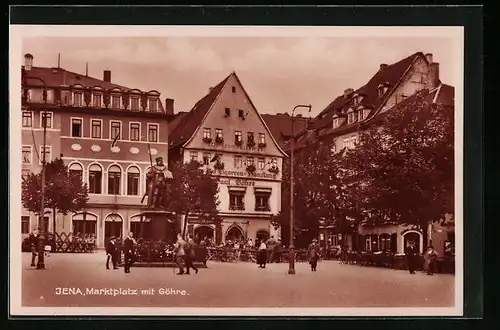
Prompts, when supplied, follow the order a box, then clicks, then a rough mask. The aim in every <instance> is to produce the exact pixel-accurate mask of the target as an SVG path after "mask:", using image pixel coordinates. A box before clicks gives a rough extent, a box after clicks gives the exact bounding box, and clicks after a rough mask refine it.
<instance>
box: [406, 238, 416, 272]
mask: <svg viewBox="0 0 500 330" xmlns="http://www.w3.org/2000/svg"><path fill="white" fill-rule="evenodd" d="M416 254H417V249H416V248H415V242H410V245H409V246H408V247H407V248H406V258H407V259H408V271H409V272H410V274H415V255H416Z"/></svg>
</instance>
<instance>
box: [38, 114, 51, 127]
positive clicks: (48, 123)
mask: <svg viewBox="0 0 500 330" xmlns="http://www.w3.org/2000/svg"><path fill="white" fill-rule="evenodd" d="M44 114H45V115H44ZM44 119H45V120H44ZM44 121H45V127H47V128H52V112H41V113H40V127H41V128H43V127H44Z"/></svg>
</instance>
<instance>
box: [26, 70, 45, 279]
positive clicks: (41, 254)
mask: <svg viewBox="0 0 500 330" xmlns="http://www.w3.org/2000/svg"><path fill="white" fill-rule="evenodd" d="M26 79H36V80H39V81H40V82H42V84H43V91H42V96H43V102H44V104H47V84H46V83H45V81H44V80H43V79H41V78H38V77H26ZM27 93H28V90H27V89H25V90H24V97H23V99H24V101H25V102H27V101H28V100H27ZM42 125H43V144H42V151H43V152H42V179H41V191H40V217H39V219H38V227H40V237H39V241H38V262H37V264H36V268H37V269H45V242H44V241H45V228H44V227H45V226H43V220H44V215H45V165H46V159H45V155H46V150H45V144H46V143H47V106H44V108H43V112H42Z"/></svg>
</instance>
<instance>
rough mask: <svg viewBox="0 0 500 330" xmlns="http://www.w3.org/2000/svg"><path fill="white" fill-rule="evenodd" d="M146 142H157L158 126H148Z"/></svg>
mask: <svg viewBox="0 0 500 330" xmlns="http://www.w3.org/2000/svg"><path fill="white" fill-rule="evenodd" d="M148 141H149V142H158V124H148Z"/></svg>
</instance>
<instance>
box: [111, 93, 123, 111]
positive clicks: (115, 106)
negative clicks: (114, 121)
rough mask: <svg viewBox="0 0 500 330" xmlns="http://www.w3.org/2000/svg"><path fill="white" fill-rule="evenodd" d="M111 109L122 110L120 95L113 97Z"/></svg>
mask: <svg viewBox="0 0 500 330" xmlns="http://www.w3.org/2000/svg"><path fill="white" fill-rule="evenodd" d="M111 107H112V108H113V109H120V108H121V104H120V95H113V96H112V97H111Z"/></svg>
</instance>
